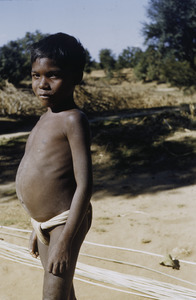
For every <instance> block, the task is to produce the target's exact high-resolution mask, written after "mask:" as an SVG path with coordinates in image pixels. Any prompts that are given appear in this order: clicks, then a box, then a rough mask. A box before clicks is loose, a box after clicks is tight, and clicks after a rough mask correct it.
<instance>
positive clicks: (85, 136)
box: [49, 111, 92, 275]
mask: <svg viewBox="0 0 196 300" xmlns="http://www.w3.org/2000/svg"><path fill="white" fill-rule="evenodd" d="M66 128H67V132H66V135H67V138H68V141H69V144H70V148H71V153H72V160H73V170H74V176H75V180H76V190H75V193H74V196H73V199H72V203H71V207H70V212H69V217H68V220H67V222H66V226H65V227H64V230H63V232H62V234H61V236H60V238H59V240H58V243H57V245H56V247H55V248H56V249H54V252H53V255H52V253H51V257H50V262H49V271H50V272H52V273H53V274H55V275H57V274H58V273H62V272H63V271H62V270H64V269H65V268H68V267H69V263H70V255H69V252H70V250H71V243H72V240H73V238H74V236H75V234H76V232H77V231H78V228H79V226H80V224H81V223H82V220H83V218H84V216H85V214H86V212H87V209H88V206H89V201H90V198H91V193H92V165H91V154H90V132H89V125H88V121H87V119H86V117H85V116H84V115H83V114H82V113H80V112H78V111H76V112H75V113H74V114H71V115H70V116H69V118H68V121H67V122H66ZM57 247H58V249H57ZM57 253H58V255H57ZM57 261H58V262H57ZM54 266H56V267H55V268H54Z"/></svg>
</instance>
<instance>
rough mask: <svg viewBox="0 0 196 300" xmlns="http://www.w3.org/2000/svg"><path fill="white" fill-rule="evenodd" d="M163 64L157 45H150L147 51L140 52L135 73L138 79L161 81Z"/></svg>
mask: <svg viewBox="0 0 196 300" xmlns="http://www.w3.org/2000/svg"><path fill="white" fill-rule="evenodd" d="M161 65H162V60H161V56H160V52H159V51H157V49H156V48H155V47H153V46H149V47H148V48H147V50H146V51H145V52H143V53H142V54H140V59H139V61H138V63H137V65H136V66H135V68H134V73H135V75H136V77H137V78H138V79H140V80H143V81H153V80H157V81H159V80H160V66H161Z"/></svg>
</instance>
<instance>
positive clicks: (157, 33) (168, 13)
mask: <svg viewBox="0 0 196 300" xmlns="http://www.w3.org/2000/svg"><path fill="white" fill-rule="evenodd" d="M147 13H148V17H149V19H150V20H151V22H149V23H145V24H144V28H143V33H144V36H145V38H146V44H147V45H148V47H147V50H146V51H145V52H144V53H143V54H142V55H141V59H140V61H139V62H138V64H137V65H136V67H135V74H136V76H137V77H138V78H139V79H140V80H144V81H148V80H157V81H158V82H169V83H171V84H172V85H175V86H179V87H180V86H184V87H190V86H193V85H195V78H196V0H186V1H181V0H150V1H149V6H148V9H147Z"/></svg>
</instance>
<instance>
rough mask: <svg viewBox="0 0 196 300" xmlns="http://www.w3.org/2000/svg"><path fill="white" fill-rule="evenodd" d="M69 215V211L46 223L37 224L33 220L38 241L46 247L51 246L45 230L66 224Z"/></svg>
mask: <svg viewBox="0 0 196 300" xmlns="http://www.w3.org/2000/svg"><path fill="white" fill-rule="evenodd" d="M68 215H69V210H66V211H64V212H62V213H61V214H59V215H57V216H55V217H53V218H51V219H50V220H48V221H46V222H37V221H36V220H34V219H33V218H31V224H32V226H33V228H34V230H35V232H36V234H37V237H38V239H39V240H40V242H42V243H43V244H45V245H49V237H48V235H46V234H45V233H44V231H43V230H44V229H50V228H52V227H55V226H57V225H62V224H65V223H66V221H67V218H68Z"/></svg>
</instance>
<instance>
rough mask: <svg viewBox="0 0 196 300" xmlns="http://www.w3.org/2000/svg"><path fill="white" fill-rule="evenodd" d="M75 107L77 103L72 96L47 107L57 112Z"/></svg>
mask: <svg viewBox="0 0 196 300" xmlns="http://www.w3.org/2000/svg"><path fill="white" fill-rule="evenodd" d="M75 108H77V105H76V104H75V101H74V99H73V96H71V97H69V98H66V100H65V101H64V102H61V103H58V104H56V105H54V106H50V107H48V110H50V111H52V112H54V113H58V112H61V111H65V110H70V109H75Z"/></svg>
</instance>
